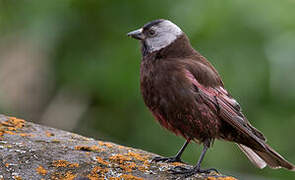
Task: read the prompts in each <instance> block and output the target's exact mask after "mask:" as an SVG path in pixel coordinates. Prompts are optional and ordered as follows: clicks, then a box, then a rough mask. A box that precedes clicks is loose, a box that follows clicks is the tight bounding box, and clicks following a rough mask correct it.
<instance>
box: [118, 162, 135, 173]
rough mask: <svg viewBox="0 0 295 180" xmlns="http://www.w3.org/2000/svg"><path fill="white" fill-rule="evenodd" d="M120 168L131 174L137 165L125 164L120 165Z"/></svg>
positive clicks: (132, 163)
mask: <svg viewBox="0 0 295 180" xmlns="http://www.w3.org/2000/svg"><path fill="white" fill-rule="evenodd" d="M120 168H121V169H123V170H124V171H126V172H131V171H132V170H134V169H136V168H137V165H136V164H135V163H134V162H127V163H125V164H124V165H120Z"/></svg>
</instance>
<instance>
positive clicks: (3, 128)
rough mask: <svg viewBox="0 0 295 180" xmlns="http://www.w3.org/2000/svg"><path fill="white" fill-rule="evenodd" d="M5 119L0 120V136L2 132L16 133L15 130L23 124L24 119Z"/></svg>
mask: <svg viewBox="0 0 295 180" xmlns="http://www.w3.org/2000/svg"><path fill="white" fill-rule="evenodd" d="M7 118H8V119H7V121H4V122H0V136H3V135H4V134H10V135H17V133H16V131H18V129H20V128H22V127H24V126H25V120H23V119H17V118H15V117H7Z"/></svg>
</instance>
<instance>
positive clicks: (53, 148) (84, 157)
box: [0, 115, 235, 180]
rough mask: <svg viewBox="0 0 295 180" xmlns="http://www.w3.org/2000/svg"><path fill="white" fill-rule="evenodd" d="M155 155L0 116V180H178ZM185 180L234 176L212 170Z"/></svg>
mask: <svg viewBox="0 0 295 180" xmlns="http://www.w3.org/2000/svg"><path fill="white" fill-rule="evenodd" d="M155 156H156V155H155V154H152V153H149V152H146V151H143V150H140V149H135V148H131V147H125V146H121V145H117V144H114V143H111V142H104V141H99V140H95V139H92V138H87V137H83V136H80V135H77V134H74V133H70V132H66V131H62V130H58V129H54V128H50V127H46V126H41V125H38V124H34V123H30V122H27V121H24V120H22V119H18V118H14V117H8V116H5V115H0V180H6V179H7V180H8V179H15V180H34V179H44V180H45V179H52V180H59V179H64V180H95V179H110V180H121V179H132V180H139V179H184V177H183V176H182V175H173V174H171V173H170V172H169V169H170V168H173V167H175V166H178V165H181V166H184V167H191V166H189V165H186V164H182V163H170V164H167V163H155V162H151V159H152V158H153V157H155ZM187 179H208V180H215V179H216V180H217V179H218V180H235V178H233V177H228V176H223V175H221V174H217V173H213V174H210V175H205V174H200V175H195V176H192V177H189V178H187Z"/></svg>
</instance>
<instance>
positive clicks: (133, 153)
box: [127, 152, 147, 161]
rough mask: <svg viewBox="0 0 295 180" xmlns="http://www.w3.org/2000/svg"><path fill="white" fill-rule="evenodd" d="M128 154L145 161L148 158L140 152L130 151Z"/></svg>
mask: <svg viewBox="0 0 295 180" xmlns="http://www.w3.org/2000/svg"><path fill="white" fill-rule="evenodd" d="M127 155H128V156H131V157H133V158H135V159H137V160H139V161H145V160H147V156H142V155H141V154H139V153H135V152H128V154H127Z"/></svg>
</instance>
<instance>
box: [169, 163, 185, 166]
mask: <svg viewBox="0 0 295 180" xmlns="http://www.w3.org/2000/svg"><path fill="white" fill-rule="evenodd" d="M170 164H171V165H173V166H182V165H183V163H181V162H173V163H170Z"/></svg>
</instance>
